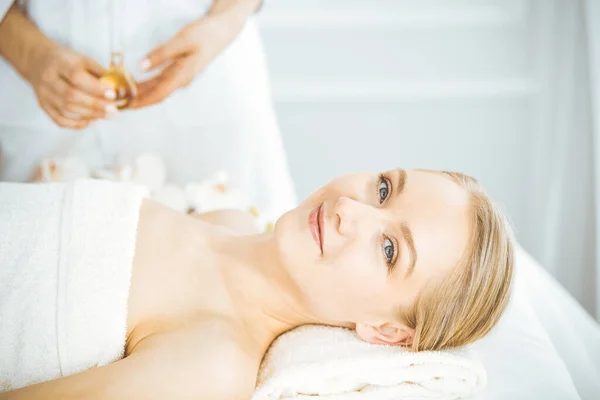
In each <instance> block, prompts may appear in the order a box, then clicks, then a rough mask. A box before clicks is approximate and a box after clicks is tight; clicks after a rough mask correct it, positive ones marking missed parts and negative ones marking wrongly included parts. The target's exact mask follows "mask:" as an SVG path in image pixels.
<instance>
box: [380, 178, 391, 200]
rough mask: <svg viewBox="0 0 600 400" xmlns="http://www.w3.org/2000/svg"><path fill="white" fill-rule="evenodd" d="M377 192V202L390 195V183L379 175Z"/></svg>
mask: <svg viewBox="0 0 600 400" xmlns="http://www.w3.org/2000/svg"><path fill="white" fill-rule="evenodd" d="M377 194H378V195H379V204H381V203H383V202H384V201H386V200H387V198H388V196H389V195H390V185H389V183H388V180H387V178H386V177H384V176H383V175H381V176H380V177H379V184H378V185H377Z"/></svg>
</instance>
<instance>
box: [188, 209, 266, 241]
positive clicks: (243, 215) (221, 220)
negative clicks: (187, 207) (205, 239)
mask: <svg viewBox="0 0 600 400" xmlns="http://www.w3.org/2000/svg"><path fill="white" fill-rule="evenodd" d="M191 216H192V217H194V218H198V219H200V220H202V221H204V222H208V223H209V224H213V225H219V226H222V227H225V228H227V229H230V230H232V231H234V232H236V233H238V234H240V235H251V234H254V233H258V230H257V229H256V225H255V223H254V216H253V215H252V214H250V213H249V212H246V211H241V210H217V211H211V212H207V213H201V214H197V213H193V214H191Z"/></svg>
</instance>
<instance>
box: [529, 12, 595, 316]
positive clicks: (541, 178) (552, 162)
mask: <svg viewBox="0 0 600 400" xmlns="http://www.w3.org/2000/svg"><path fill="white" fill-rule="evenodd" d="M533 4H534V7H535V8H536V10H533V11H535V12H537V13H538V15H539V18H537V19H536V21H537V23H539V24H542V26H538V27H537V29H536V32H537V36H534V39H533V40H536V41H537V43H535V45H536V48H537V49H538V51H540V52H541V54H540V56H539V57H537V58H536V59H537V65H536V66H535V69H534V73H535V74H536V76H537V77H538V80H537V81H538V85H539V86H538V92H537V93H538V96H539V98H538V99H537V101H536V102H535V104H536V108H537V110H536V119H535V122H534V127H533V132H534V134H533V135H532V137H531V140H533V143H532V146H531V149H532V154H531V157H532V168H531V170H530V171H531V175H530V182H531V186H530V190H529V193H527V194H526V196H528V200H527V202H526V204H527V210H528V212H527V219H528V221H527V222H528V223H527V224H524V225H523V224H522V225H521V226H522V228H521V230H522V231H521V232H520V233H521V234H520V235H519V236H520V238H521V240H522V241H523V242H524V245H525V247H526V248H527V249H528V250H529V251H530V252H531V253H532V254H533V255H534V256H535V257H536V258H537V259H538V260H539V261H540V262H541V264H542V265H543V266H544V267H546V268H547V269H548V270H549V272H550V273H551V274H552V275H553V276H554V277H555V278H556V279H557V280H558V281H559V282H560V283H561V284H562V285H563V286H565V288H566V289H567V290H568V291H569V292H571V294H573V296H574V297H575V298H576V299H577V300H578V301H579V302H580V303H581V304H582V305H583V306H584V307H585V308H586V309H587V310H588V311H589V312H590V313H591V314H592V315H594V316H595V317H596V318H597V319H600V303H599V301H600V297H599V295H598V292H599V289H600V284H599V279H600V273H599V271H600V267H599V264H598V260H599V259H600V257H599V256H598V249H599V248H600V246H598V239H599V237H598V235H597V230H598V226H600V224H599V221H600V220H598V219H597V218H598V215H599V213H598V210H599V206H598V203H597V201H596V199H597V198H598V195H597V194H598V193H599V192H598V190H599V188H600V180H599V179H600V175H599V174H598V173H597V171H600V164H599V162H600V160H599V157H600V147H599V144H598V139H599V138H600V136H599V135H600V131H599V130H598V125H595V124H597V123H598V122H599V121H598V120H596V118H598V117H600V108H598V106H599V105H600V103H597V102H596V105H595V106H594V108H593V109H592V102H591V100H592V98H591V96H590V95H591V94H592V93H593V95H594V96H593V97H594V100H596V99H595V96H598V95H599V94H600V92H599V91H598V90H600V86H598V85H599V82H598V81H597V80H596V77H594V76H593V74H592V75H591V76H590V73H589V72H590V71H592V72H594V71H597V70H598V68H600V47H598V46H600V41H599V39H600V38H599V37H598V34H600V26H599V25H598V24H599V23H600V14H599V12H600V7H599V5H598V1H596V0H582V1H566V0H565V1H551V2H545V1H544V2H542V1H539V2H535V3H533ZM592 20H593V21H592ZM586 28H587V30H586ZM588 61H589V63H588ZM598 78H600V76H599V77H598ZM592 82H593V83H594V85H592ZM590 88H593V89H595V90H592V91H590ZM592 111H594V112H592ZM594 168H595V169H596V170H594Z"/></svg>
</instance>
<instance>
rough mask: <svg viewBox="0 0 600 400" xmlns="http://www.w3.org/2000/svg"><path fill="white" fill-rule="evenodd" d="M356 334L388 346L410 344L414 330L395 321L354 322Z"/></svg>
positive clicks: (369, 340)
mask: <svg viewBox="0 0 600 400" xmlns="http://www.w3.org/2000/svg"><path fill="white" fill-rule="evenodd" d="M356 334H357V335H358V337H360V338H361V339H362V340H364V341H365V342H369V343H373V344H387V345H390V346H410V345H412V342H413V338H414V336H415V330H414V329H412V328H409V327H407V326H404V325H401V324H397V323H385V324H382V325H369V324H356Z"/></svg>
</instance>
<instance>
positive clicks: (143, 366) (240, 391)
mask: <svg viewBox="0 0 600 400" xmlns="http://www.w3.org/2000/svg"><path fill="white" fill-rule="evenodd" d="M199 334H200V336H199ZM255 379H256V375H255V372H254V371H253V370H252V368H251V362H250V360H249V358H248V357H247V356H246V355H245V353H244V352H243V351H240V350H239V348H238V347H236V344H235V343H232V342H229V341H227V340H226V338H221V340H219V342H218V343H215V342H213V343H211V342H210V341H205V340H202V333H199V332H198V331H194V330H188V331H182V332H175V333H169V334H164V335H155V336H150V337H148V338H146V339H143V340H142V341H141V342H140V343H139V344H138V345H137V347H136V349H135V352H134V353H133V354H131V355H130V356H128V357H127V358H125V359H123V360H120V361H117V362H115V363H112V364H109V365H106V366H102V367H98V368H92V369H89V370H87V371H83V372H80V373H78V374H75V375H71V376H67V377H64V378H59V379H56V380H52V381H48V382H44V383H39V384H36V385H32V386H28V387H25V388H22V389H18V390H14V391H11V392H6V393H0V400H37V399H40V400H42V399H43V400H79V399H86V400H114V399H128V400H141V399H144V400H154V399H156V400H164V399H210V400H248V399H249V398H250V397H251V395H252V392H253V390H254V382H255Z"/></svg>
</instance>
